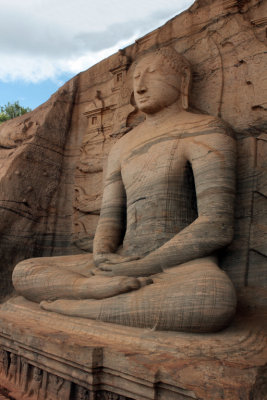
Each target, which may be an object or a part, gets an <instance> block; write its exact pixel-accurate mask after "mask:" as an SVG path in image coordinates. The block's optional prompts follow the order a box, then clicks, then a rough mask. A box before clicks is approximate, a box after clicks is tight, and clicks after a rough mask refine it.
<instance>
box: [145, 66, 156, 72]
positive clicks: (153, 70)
mask: <svg viewBox="0 0 267 400" xmlns="http://www.w3.org/2000/svg"><path fill="white" fill-rule="evenodd" d="M155 71H156V68H155V67H149V68H148V70H147V72H155Z"/></svg>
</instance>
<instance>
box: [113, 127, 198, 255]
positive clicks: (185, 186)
mask: <svg viewBox="0 0 267 400" xmlns="http://www.w3.org/2000/svg"><path fill="white" fill-rule="evenodd" d="M136 133H137V134H138V133H139V132H136ZM183 133H184V131H181V130H179V129H174V130H173V129H172V130H169V131H168V132H165V133H160V132H159V133H158V134H157V135H155V134H154V135H153V134H151V132H143V133H142V135H137V136H136V137H135V140H132V141H129V142H130V143H131V145H130V146H128V147H127V146H126V147H127V149H126V150H124V151H123V155H122V160H121V174H122V180H123V184H124V187H125V191H126V197H127V228H126V233H125V237H124V241H123V254H127V255H131V254H135V255H136V254H137V255H139V256H144V255H145V254H148V253H150V252H151V251H153V250H154V249H156V248H158V247H160V246H161V245H162V244H164V243H165V242H166V241H168V240H169V239H171V238H172V237H173V236H174V235H175V234H177V233H178V232H180V231H181V230H182V229H184V228H185V227H186V226H188V225H189V224H190V223H192V222H193V221H194V219H196V218H197V208H196V196H195V187H194V178H193V172H192V169H191V165H190V163H189V161H188V158H187V155H186V154H187V151H186V146H187V145H188V143H187V142H188V140H187V139H186V138H183V137H182V135H183Z"/></svg>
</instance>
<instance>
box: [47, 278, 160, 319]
mask: <svg viewBox="0 0 267 400" xmlns="http://www.w3.org/2000/svg"><path fill="white" fill-rule="evenodd" d="M97 278H105V280H106V284H107V282H108V287H107V286H106V287H105V288H104V290H105V294H107V290H109V291H110V292H109V293H111V292H112V290H113V293H114V292H115V291H116V294H120V293H125V292H127V291H131V290H136V289H139V288H141V287H143V286H146V285H149V284H151V283H153V280H152V279H151V278H144V277H142V278H129V277H114V278H107V277H97ZM89 279H90V280H91V283H92V278H89ZM111 279H112V280H111ZM95 283H96V282H95ZM103 284H104V280H103ZM113 285H114V286H113ZM95 289H96V291H97V290H98V292H95V295H96V294H98V295H103V293H102V292H101V291H102V290H103V287H101V285H100V283H99V284H96V285H95ZM91 293H92V291H91ZM113 296H114V295H113ZM105 297H107V296H105ZM110 297H111V296H110ZM103 298H104V297H103ZM99 300H100V301H99ZM99 300H96V299H91V298H90V299H82V300H68V299H61V300H55V301H42V302H41V303H40V307H41V308H42V309H44V310H46V311H54V312H56V313H59V314H65V315H69V316H74V317H84V318H92V319H99V316H100V314H101V304H102V302H101V298H100V297H99ZM103 301H107V300H103Z"/></svg>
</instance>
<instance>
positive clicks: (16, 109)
mask: <svg viewBox="0 0 267 400" xmlns="http://www.w3.org/2000/svg"><path fill="white" fill-rule="evenodd" d="M29 111H31V109H30V108H29V107H26V108H25V107H22V106H21V105H20V104H19V102H18V101H15V102H14V103H10V102H8V103H7V104H6V105H4V106H0V124H1V123H2V122H5V121H7V120H9V119H12V118H15V117H19V116H20V115H23V114H26V113H27V112H29Z"/></svg>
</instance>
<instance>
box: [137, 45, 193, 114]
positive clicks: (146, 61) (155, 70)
mask: <svg viewBox="0 0 267 400" xmlns="http://www.w3.org/2000/svg"><path fill="white" fill-rule="evenodd" d="M190 81H191V68H190V64H189V62H188V61H187V60H186V59H185V58H184V57H183V56H181V55H180V54H179V53H177V52H176V51H175V50H174V49H172V48H167V47H164V48H161V49H159V50H157V51H156V52H155V53H149V54H147V55H145V56H144V57H142V58H141V59H140V61H138V62H137V64H136V67H135V70H134V74H133V88H134V97H135V101H136V104H137V107H138V108H139V110H140V111H143V112H144V113H146V114H153V113H156V112H158V111H160V110H161V109H163V108H165V107H168V106H170V105H171V104H173V103H176V102H177V103H180V105H181V109H184V110H186V109H187V108H188V93H189V87H190Z"/></svg>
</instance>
